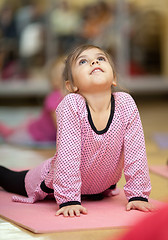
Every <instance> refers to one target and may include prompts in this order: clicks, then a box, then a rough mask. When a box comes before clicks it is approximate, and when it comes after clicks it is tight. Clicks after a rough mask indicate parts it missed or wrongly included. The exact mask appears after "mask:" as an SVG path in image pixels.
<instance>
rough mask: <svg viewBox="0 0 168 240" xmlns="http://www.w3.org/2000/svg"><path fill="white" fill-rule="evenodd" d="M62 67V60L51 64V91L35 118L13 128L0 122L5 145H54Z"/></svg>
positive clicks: (60, 94) (60, 95) (60, 92)
mask: <svg viewBox="0 0 168 240" xmlns="http://www.w3.org/2000/svg"><path fill="white" fill-rule="evenodd" d="M63 66H64V63H63V58H59V59H57V60H56V61H55V62H53V64H52V66H51V71H50V73H49V78H50V81H51V86H52V91H51V93H50V94H49V95H48V96H47V97H46V98H45V100H44V104H43V109H42V111H41V114H40V115H39V116H38V117H37V118H34V119H27V120H26V122H25V123H22V124H21V125H19V126H15V127H10V126H7V124H5V123H2V122H0V136H1V137H2V138H3V140H4V141H5V142H6V143H11V144H17V145H23V146H36V147H40V146H41V147H44V146H48V145H55V142H56V132H57V130H56V118H55V110H56V108H57V106H58V104H59V103H60V101H61V100H62V99H63V95H64V94H63V91H62V89H63V88H62V71H63Z"/></svg>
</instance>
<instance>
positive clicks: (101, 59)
mask: <svg viewBox="0 0 168 240" xmlns="http://www.w3.org/2000/svg"><path fill="white" fill-rule="evenodd" d="M98 60H99V61H106V59H105V57H98Z"/></svg>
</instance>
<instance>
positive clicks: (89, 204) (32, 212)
mask: <svg viewBox="0 0 168 240" xmlns="http://www.w3.org/2000/svg"><path fill="white" fill-rule="evenodd" d="M12 195H13V194H11V193H7V192H5V191H3V190H0V215H1V217H2V218H5V219H7V220H9V221H11V222H13V223H15V224H17V225H19V226H21V227H23V228H26V229H28V230H30V231H32V232H34V233H49V232H60V231H74V230H84V229H96V228H117V227H125V226H130V225H132V224H134V223H135V222H136V221H138V220H140V219H141V218H142V217H144V216H146V215H148V214H152V213H144V212H140V211H137V210H131V211H129V212H127V211H126V210H125V205H126V203H127V200H126V198H125V195H124V193H123V191H121V192H120V194H119V195H118V196H115V197H111V198H106V199H103V200H100V201H84V202H83V206H85V207H86V208H87V209H88V214H87V215H81V216H80V217H74V218H70V217H68V218H65V217H63V216H62V215H60V216H55V212H56V203H55V201H54V200H45V201H41V202H37V203H34V204H24V203H18V202H12V201H11V196H12ZM151 202H153V203H154V204H155V205H158V204H159V202H158V201H154V200H151Z"/></svg>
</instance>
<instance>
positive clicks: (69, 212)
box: [56, 205, 87, 217]
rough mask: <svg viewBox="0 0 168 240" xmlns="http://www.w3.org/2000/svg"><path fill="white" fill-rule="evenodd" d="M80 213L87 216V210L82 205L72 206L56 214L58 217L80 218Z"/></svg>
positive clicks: (63, 208)
mask: <svg viewBox="0 0 168 240" xmlns="http://www.w3.org/2000/svg"><path fill="white" fill-rule="evenodd" d="M80 213H83V214H87V209H86V208H84V207H82V206H81V205H70V206H66V207H62V208H61V209H59V210H58V211H57V212H56V216H58V215H60V214H63V215H64V217H68V216H70V217H75V216H77V217H80Z"/></svg>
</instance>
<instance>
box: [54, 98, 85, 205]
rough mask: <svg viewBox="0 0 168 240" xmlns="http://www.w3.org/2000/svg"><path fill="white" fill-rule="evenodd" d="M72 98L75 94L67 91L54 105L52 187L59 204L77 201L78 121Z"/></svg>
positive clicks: (78, 185)
mask: <svg viewBox="0 0 168 240" xmlns="http://www.w3.org/2000/svg"><path fill="white" fill-rule="evenodd" d="M76 98H77V96H76V94H69V95H67V96H66V97H65V98H64V100H63V101H62V102H61V104H60V105H59V107H58V109H57V143H56V154H55V165H54V179H53V188H54V196H55V199H56V201H57V203H58V205H59V206H60V207H61V208H62V207H66V206H70V205H74V204H75V205H80V202H81V173H80V161H81V123H80V117H79V113H78V107H77V100H78V99H76Z"/></svg>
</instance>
